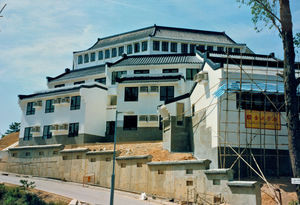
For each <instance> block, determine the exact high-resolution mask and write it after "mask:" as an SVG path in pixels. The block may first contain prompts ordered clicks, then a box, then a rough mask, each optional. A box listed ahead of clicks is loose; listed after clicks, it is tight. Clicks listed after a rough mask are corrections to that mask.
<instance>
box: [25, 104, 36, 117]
mask: <svg viewBox="0 0 300 205" xmlns="http://www.w3.org/2000/svg"><path fill="white" fill-rule="evenodd" d="M34 114H35V108H34V107H33V102H28V103H27V107H26V115H34Z"/></svg>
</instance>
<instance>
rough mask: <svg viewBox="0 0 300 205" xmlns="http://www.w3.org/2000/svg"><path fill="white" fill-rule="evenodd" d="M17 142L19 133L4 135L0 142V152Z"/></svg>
mask: <svg viewBox="0 0 300 205" xmlns="http://www.w3.org/2000/svg"><path fill="white" fill-rule="evenodd" d="M18 140H19V132H14V133H11V134H8V135H5V136H4V137H2V138H1V140H0V150H3V149H4V148H6V147H8V146H10V145H12V144H14V143H16V142H17V141H18Z"/></svg>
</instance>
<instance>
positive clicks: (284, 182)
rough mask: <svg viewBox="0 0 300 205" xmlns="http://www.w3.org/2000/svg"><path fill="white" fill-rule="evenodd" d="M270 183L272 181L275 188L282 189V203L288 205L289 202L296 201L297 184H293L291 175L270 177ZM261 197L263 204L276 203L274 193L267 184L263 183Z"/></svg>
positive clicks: (270, 204) (271, 204)
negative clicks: (277, 177) (276, 177)
mask: <svg viewBox="0 0 300 205" xmlns="http://www.w3.org/2000/svg"><path fill="white" fill-rule="evenodd" d="M268 181H269V183H271V184H272V185H273V186H274V187H275V188H277V189H279V190H280V193H281V198H282V204H283V205H288V204H289V202H292V201H296V200H297V195H296V186H295V185H292V184H291V178H290V177H281V178H279V179H270V180H269V179H268ZM261 198H262V205H273V204H274V205H276V202H275V199H274V194H273V193H272V191H270V189H269V188H268V186H267V184H265V183H264V184H263V186H262V187H261Z"/></svg>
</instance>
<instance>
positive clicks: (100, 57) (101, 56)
mask: <svg viewBox="0 0 300 205" xmlns="http://www.w3.org/2000/svg"><path fill="white" fill-rule="evenodd" d="M98 60H103V51H99V52H98Z"/></svg>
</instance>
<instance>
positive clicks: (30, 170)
mask: <svg viewBox="0 0 300 205" xmlns="http://www.w3.org/2000/svg"><path fill="white" fill-rule="evenodd" d="M28 152H30V156H26V153H28ZM41 152H43V154H42V155H41ZM13 154H14V156H13ZM6 156H7V158H3V159H2V160H1V163H0V168H1V170H2V171H7V172H14V173H19V174H27V175H35V176H40V177H51V178H58V179H63V180H67V181H73V182H78V183H82V181H83V177H84V176H92V177H93V176H95V183H96V184H97V185H100V186H103V187H110V180H111V173H112V152H111V151H89V152H87V150H82V149H81V150H76V149H73V150H66V151H65V150H63V151H61V152H60V149H59V148H48V149H42V148H40V149H39V148H36V149H30V148H27V149H22V150H18V151H16V150H12V151H9V155H6ZM150 161H151V157H148V156H147V157H144V156H141V157H139V156H132V157H125V158H124V157H117V160H116V178H115V188H116V189H120V190H125V191H131V192H138V193H141V192H146V193H147V194H148V195H156V196H159V197H165V198H169V199H172V198H173V199H175V200H180V201H189V202H197V203H198V202H201V201H202V200H206V201H207V200H208V201H213V198H214V197H218V196H219V195H221V199H222V200H223V201H225V202H228V203H229V204H260V188H259V187H258V186H256V184H255V183H254V182H253V183H252V184H253V185H251V186H244V185H243V184H240V185H241V189H240V190H237V189H234V187H233V188H232V186H228V185H227V184H228V183H232V181H231V180H232V171H231V170H229V169H228V170H210V169H209V163H210V161H209V160H199V161H189V160H188V161H177V162H150ZM187 170H189V171H187ZM215 180H217V182H218V183H217V184H214V181H215ZM218 180H219V181H218ZM91 183H94V180H91ZM248 184H249V183H248ZM241 194H242V196H241Z"/></svg>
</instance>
